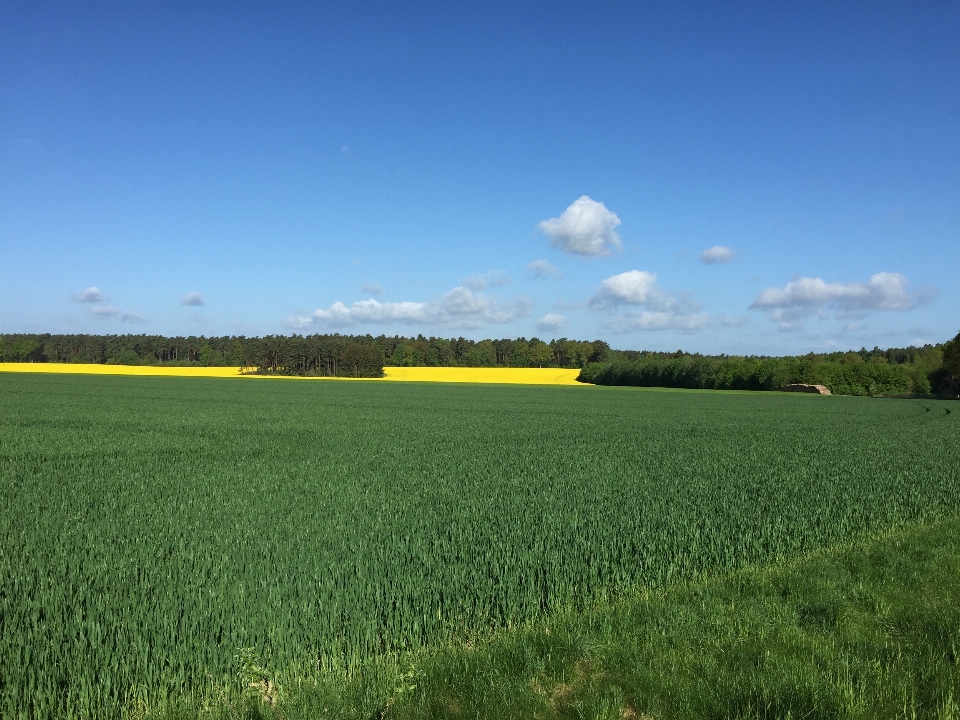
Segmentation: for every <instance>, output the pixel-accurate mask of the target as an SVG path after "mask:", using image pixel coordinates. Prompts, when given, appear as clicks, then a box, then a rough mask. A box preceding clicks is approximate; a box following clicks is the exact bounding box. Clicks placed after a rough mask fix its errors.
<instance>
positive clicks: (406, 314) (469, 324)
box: [286, 286, 530, 330]
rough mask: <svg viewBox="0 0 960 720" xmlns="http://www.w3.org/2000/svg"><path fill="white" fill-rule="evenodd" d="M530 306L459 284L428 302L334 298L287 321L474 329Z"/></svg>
mask: <svg viewBox="0 0 960 720" xmlns="http://www.w3.org/2000/svg"><path fill="white" fill-rule="evenodd" d="M529 308H530V303H529V301H528V300H526V299H525V298H520V299H518V300H515V301H513V302H508V303H500V302H497V301H495V300H494V299H493V298H490V297H488V296H486V295H483V294H482V293H479V292H473V291H472V290H470V289H469V288H466V287H463V286H458V287H455V288H453V289H452V290H450V291H449V292H447V293H445V294H444V295H442V296H441V297H440V299H439V300H433V301H428V302H412V301H403V302H380V301H379V300H374V299H370V300H360V301H359V302H355V303H353V304H352V305H349V306H347V305H345V304H344V303H342V302H340V301H337V302H335V303H333V304H332V305H331V306H330V307H328V308H326V309H323V308H319V309H317V310H314V311H313V313H312V314H311V315H307V316H301V315H291V316H290V317H288V318H287V320H286V325H287V326H288V327H290V328H295V329H298V330H302V329H307V328H322V329H324V330H330V329H337V328H345V327H351V326H355V325H384V324H387V325H389V324H400V325H430V326H437V327H449V328H461V329H477V328H482V327H486V326H487V325H492V324H499V323H507V322H512V321H514V320H517V319H518V318H521V317H525V316H526V315H527V314H528V313H529Z"/></svg>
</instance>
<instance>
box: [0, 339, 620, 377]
mask: <svg viewBox="0 0 960 720" xmlns="http://www.w3.org/2000/svg"><path fill="white" fill-rule="evenodd" d="M609 352H610V348H609V346H608V345H607V344H606V343H605V342H603V341H601V340H597V341H594V342H592V343H590V342H577V341H575V340H567V339H566V338H561V339H560V340H554V341H552V342H550V343H545V342H543V341H542V340H539V339H537V338H532V339H531V340H527V339H525V338H518V339H516V340H510V339H505V340H480V341H475V340H467V339H465V338H462V337H461V338H456V339H446V338H436V337H431V338H425V337H423V336H422V335H419V336H417V337H415V338H407V337H399V336H394V337H387V336H385V335H381V336H379V337H373V336H371V335H359V336H351V335H306V336H301V335H291V336H285V335H268V336H266V337H263V338H248V337H236V336H224V337H162V336H159V335H6V336H3V337H0V362H67V363H105V364H120V365H201V366H218V365H226V366H238V367H245V368H250V369H251V371H255V372H260V373H267V374H280V375H324V376H339V377H377V376H380V375H382V374H383V367H384V365H388V366H406V367H410V366H443V367H455V366H466V367H496V366H505V367H571V368H579V367H583V366H584V365H585V364H587V363H588V362H602V361H604V360H606V359H607V357H608V353H609Z"/></svg>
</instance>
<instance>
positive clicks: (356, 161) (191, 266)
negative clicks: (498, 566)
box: [0, 2, 960, 354]
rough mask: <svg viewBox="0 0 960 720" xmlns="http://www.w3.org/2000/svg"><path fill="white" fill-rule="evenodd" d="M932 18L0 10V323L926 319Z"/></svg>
mask: <svg viewBox="0 0 960 720" xmlns="http://www.w3.org/2000/svg"><path fill="white" fill-rule="evenodd" d="M957 37H960V5H958V4H957V3H863V4H858V3H815V2H809V3H779V4H775V3H729V4H725V3H706V4H696V3H687V4H674V3H642V2H636V3H602V2H601V3H595V2H594V3H568V2H563V3H561V2H555V3H534V2H523V3H505V4H501V3H495V2H482V3H480V2H477V3H448V2H444V3H412V2H390V3H360V2H350V3H343V4H336V3H324V4H313V3H308V4H293V3H235V2H231V3H215V2H206V3H192V2H191V3H187V2H183V3H176V2H163V3H149V2H140V3H107V2H98V3H83V2H75V3H52V4H44V3H35V2H30V3H23V4H19V3H12V2H5V3H4V4H2V5H0V44H2V47H3V48H4V51H3V53H2V54H0V331H2V332H91V333H125V332H131V333H150V334H177V335H190V334H207V335H210V334H245V335H262V334H268V333H292V332H300V333H311V332H343V333H351V334H361V333H367V332H369V333H371V334H374V335H376V334H379V333H381V332H385V333H387V334H394V333H400V334H406V335H411V334H412V335H416V334H417V333H423V334H424V335H428V336H429V335H439V336H446V337H451V336H460V335H463V336H465V337H472V338H477V339H479V338H483V337H517V336H521V335H522V336H525V337H528V338H529V337H531V336H538V337H540V338H544V339H549V338H552V337H560V336H566V337H573V338H578V339H594V338H602V339H605V340H607V341H608V342H609V343H610V344H611V345H612V346H614V347H619V348H635V349H642V348H644V349H658V350H674V349H677V348H683V349H686V350H690V351H700V352H709V353H731V354H732V353H762V354H780V353H803V352H809V351H823V350H831V349H847V348H859V347H861V346H867V347H873V346H874V345H880V346H882V347H888V346H903V345H907V344H911V343H923V342H931V341H932V342H942V341H944V340H946V339H948V338H950V337H952V336H953V335H955V334H956V333H957V331H958V330H960V283H958V282H957V281H956V277H957V269H958V268H960V43H958V42H957Z"/></svg>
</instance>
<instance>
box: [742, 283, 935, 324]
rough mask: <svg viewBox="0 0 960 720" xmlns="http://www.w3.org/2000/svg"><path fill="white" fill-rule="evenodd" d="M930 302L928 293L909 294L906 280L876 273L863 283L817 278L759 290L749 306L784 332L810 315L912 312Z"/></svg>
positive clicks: (845, 315)
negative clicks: (764, 314)
mask: <svg viewBox="0 0 960 720" xmlns="http://www.w3.org/2000/svg"><path fill="white" fill-rule="evenodd" d="M929 299H930V292H928V291H927V292H920V293H910V292H908V291H907V278H905V277H904V276H903V275H901V274H900V273H888V272H880V273H876V274H875V275H873V276H871V278H870V280H868V281H867V282H865V283H864V282H850V283H839V282H832V283H828V282H826V281H824V280H823V279H821V278H814V277H801V278H797V279H796V280H791V281H790V282H788V283H787V284H786V285H784V286H783V287H782V288H780V287H772V288H767V289H765V290H763V291H762V292H761V293H760V294H759V295H757V297H756V299H754V301H753V303H752V304H751V305H750V307H751V308H753V309H755V310H764V311H766V312H767V315H768V317H769V318H770V319H771V320H773V321H775V322H777V323H779V324H780V326H781V328H782V329H784V330H790V329H793V328H794V327H796V326H798V325H799V324H800V322H801V321H802V320H803V319H804V318H806V317H809V316H811V315H822V314H823V313H824V312H825V311H827V310H833V311H835V312H836V316H837V317H838V318H846V317H851V316H860V315H863V314H865V313H868V312H874V311H892V310H912V309H913V308H915V307H917V306H918V305H921V304H923V303H924V302H926V301H928V300H929Z"/></svg>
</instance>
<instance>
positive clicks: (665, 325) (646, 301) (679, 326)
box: [590, 270, 712, 332]
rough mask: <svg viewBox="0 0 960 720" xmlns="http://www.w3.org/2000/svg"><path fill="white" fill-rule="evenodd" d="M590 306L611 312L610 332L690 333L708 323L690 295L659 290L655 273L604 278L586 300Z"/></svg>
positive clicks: (629, 272) (607, 326)
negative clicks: (663, 331)
mask: <svg viewBox="0 0 960 720" xmlns="http://www.w3.org/2000/svg"><path fill="white" fill-rule="evenodd" d="M590 307H592V308H594V309H597V310H612V311H614V315H613V316H612V317H611V318H610V319H609V320H608V321H607V322H606V323H605V327H606V328H607V329H609V330H610V331H611V332H631V331H634V330H679V331H682V332H694V331H697V330H700V329H702V328H704V327H706V326H707V325H709V324H710V323H711V322H712V318H711V317H710V316H709V315H708V314H707V313H704V312H700V305H699V303H697V301H696V300H694V299H693V296H692V295H691V294H690V293H679V294H677V293H673V292H667V291H666V290H664V289H663V288H661V287H660V285H659V283H658V282H657V276H656V274H655V273H651V272H647V271H646V270H628V271H627V272H624V273H620V274H619V275H614V276H612V277H608V278H607V279H606V280H604V281H603V282H602V283H600V287H599V288H598V289H597V291H596V292H595V293H594V294H593V297H591V298H590ZM635 308H637V309H635ZM639 308H642V310H639Z"/></svg>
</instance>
